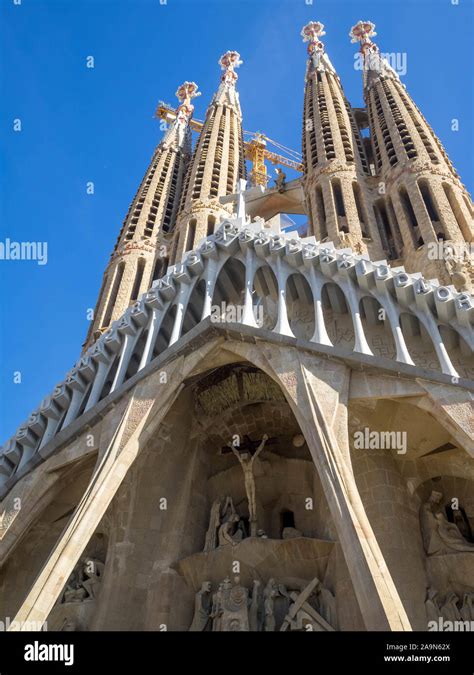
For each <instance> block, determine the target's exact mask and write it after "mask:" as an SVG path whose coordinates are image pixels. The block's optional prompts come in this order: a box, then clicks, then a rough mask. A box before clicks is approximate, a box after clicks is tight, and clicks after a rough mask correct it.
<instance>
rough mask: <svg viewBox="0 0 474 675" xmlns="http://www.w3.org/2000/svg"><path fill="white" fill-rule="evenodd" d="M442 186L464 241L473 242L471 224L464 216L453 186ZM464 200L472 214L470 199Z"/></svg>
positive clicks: (444, 184)
mask: <svg viewBox="0 0 474 675" xmlns="http://www.w3.org/2000/svg"><path fill="white" fill-rule="evenodd" d="M442 185H443V190H444V194H445V195H446V198H447V200H448V202H449V205H450V207H451V210H452V212H453V215H454V218H455V219H456V223H457V224H458V227H459V229H460V230H461V233H462V235H463V237H464V239H465V240H466V241H472V231H471V227H470V224H469V222H468V221H467V219H466V217H465V216H464V213H463V210H462V208H461V206H460V204H459V202H458V200H457V198H456V195H455V193H454V190H453V187H452V185H449V183H443V184H442ZM464 199H465V202H466V206H468V210H469V212H470V211H471V206H470V204H469V201H468V199H466V197H465V198H464Z"/></svg>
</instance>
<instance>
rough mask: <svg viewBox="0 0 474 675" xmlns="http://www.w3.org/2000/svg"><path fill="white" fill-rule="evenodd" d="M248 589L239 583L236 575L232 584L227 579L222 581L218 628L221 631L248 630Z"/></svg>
mask: <svg viewBox="0 0 474 675" xmlns="http://www.w3.org/2000/svg"><path fill="white" fill-rule="evenodd" d="M248 593H249V592H248V590H247V588H245V586H242V585H241V584H240V580H239V578H238V577H236V583H235V585H234V586H232V584H231V583H230V582H229V580H227V579H226V580H225V581H224V586H223V589H222V612H221V614H222V616H221V623H220V630H221V631H223V632H229V631H232V632H242V631H248V630H249V628H250V625H249V612H248V605H249V602H248Z"/></svg>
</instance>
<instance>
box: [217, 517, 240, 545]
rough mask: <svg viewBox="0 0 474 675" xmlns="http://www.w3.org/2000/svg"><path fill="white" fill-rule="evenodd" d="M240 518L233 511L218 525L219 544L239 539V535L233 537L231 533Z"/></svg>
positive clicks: (230, 542)
mask: <svg viewBox="0 0 474 675" xmlns="http://www.w3.org/2000/svg"><path fill="white" fill-rule="evenodd" d="M239 520H240V518H239V516H238V514H237V513H234V514H233V515H232V516H231V517H230V519H229V520H227V521H226V522H225V523H223V524H222V525H221V526H220V527H219V546H228V545H229V544H236V543H237V542H238V541H240V540H241V536H240V537H236V538H234V536H233V533H234V531H235V526H236V524H237V523H238V522H239Z"/></svg>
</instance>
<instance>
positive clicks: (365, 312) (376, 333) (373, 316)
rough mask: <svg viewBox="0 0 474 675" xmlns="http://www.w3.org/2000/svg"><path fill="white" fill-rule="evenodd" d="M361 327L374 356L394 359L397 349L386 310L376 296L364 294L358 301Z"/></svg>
mask: <svg viewBox="0 0 474 675" xmlns="http://www.w3.org/2000/svg"><path fill="white" fill-rule="evenodd" d="M359 312H360V318H361V321H362V327H363V329H364V334H365V338H366V340H367V342H368V343H369V347H370V348H371V350H372V352H373V354H374V355H375V356H381V357H383V358H386V359H395V357H396V354H397V349H396V346H395V341H394V339H393V333H392V328H391V326H390V321H389V320H388V317H387V315H386V312H385V310H384V308H383V307H382V305H381V304H380V302H379V301H378V300H376V298H373V297H370V296H367V295H366V296H364V297H363V298H361V300H360V303H359Z"/></svg>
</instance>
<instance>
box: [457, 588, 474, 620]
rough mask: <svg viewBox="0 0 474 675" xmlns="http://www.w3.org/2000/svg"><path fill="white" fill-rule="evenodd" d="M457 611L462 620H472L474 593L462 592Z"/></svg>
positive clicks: (473, 615)
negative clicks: (459, 607) (460, 603)
mask: <svg viewBox="0 0 474 675" xmlns="http://www.w3.org/2000/svg"><path fill="white" fill-rule="evenodd" d="M459 613H460V614H461V618H462V620H463V621H474V593H464V596H463V603H462V607H461V609H460V610H459Z"/></svg>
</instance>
